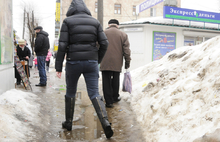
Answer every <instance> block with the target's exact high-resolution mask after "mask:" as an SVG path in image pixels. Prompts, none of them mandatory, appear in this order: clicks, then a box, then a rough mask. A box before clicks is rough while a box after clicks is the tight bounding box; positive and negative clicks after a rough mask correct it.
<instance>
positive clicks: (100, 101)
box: [92, 96, 113, 138]
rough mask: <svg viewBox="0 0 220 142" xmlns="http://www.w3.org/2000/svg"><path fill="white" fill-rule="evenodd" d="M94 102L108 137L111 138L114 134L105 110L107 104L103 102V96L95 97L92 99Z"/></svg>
mask: <svg viewBox="0 0 220 142" xmlns="http://www.w3.org/2000/svg"><path fill="white" fill-rule="evenodd" d="M92 104H93V106H94V108H95V110H96V113H97V115H98V117H99V120H100V122H101V124H102V128H103V130H104V132H105V136H106V138H111V137H112V136H113V131H112V127H111V124H110V123H109V121H108V116H107V112H106V110H105V104H104V102H103V99H102V97H101V96H98V97H96V98H94V99H92Z"/></svg>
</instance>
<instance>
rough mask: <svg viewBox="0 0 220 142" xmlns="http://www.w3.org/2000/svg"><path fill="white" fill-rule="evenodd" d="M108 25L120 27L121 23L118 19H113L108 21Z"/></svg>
mask: <svg viewBox="0 0 220 142" xmlns="http://www.w3.org/2000/svg"><path fill="white" fill-rule="evenodd" d="M108 24H117V25H119V22H118V20H116V19H111V20H109V21H108Z"/></svg>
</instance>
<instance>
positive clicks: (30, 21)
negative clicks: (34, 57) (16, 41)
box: [26, 10, 38, 51]
mask: <svg viewBox="0 0 220 142" xmlns="http://www.w3.org/2000/svg"><path fill="white" fill-rule="evenodd" d="M26 26H27V29H28V38H29V42H30V44H31V48H32V51H33V47H34V38H35V31H34V27H36V26H38V22H37V20H36V19H34V11H33V10H32V11H29V12H28V11H27V23H26Z"/></svg>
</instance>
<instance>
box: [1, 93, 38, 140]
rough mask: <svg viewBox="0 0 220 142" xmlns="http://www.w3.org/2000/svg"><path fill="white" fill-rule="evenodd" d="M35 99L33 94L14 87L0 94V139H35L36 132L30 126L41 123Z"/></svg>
mask: <svg viewBox="0 0 220 142" xmlns="http://www.w3.org/2000/svg"><path fill="white" fill-rule="evenodd" d="M37 99H38V97H37V96H36V95H35V94H32V93H29V92H23V91H19V90H16V89H12V90H9V91H7V92H5V93H4V94H2V95H0V114H1V115H0V128H1V129H0V141H7V142H8V141H10V142H12V141H14V142H15V141H30V140H33V139H35V137H36V134H35V133H34V127H32V126H40V125H41V124H40V120H41V119H40V116H39V113H40V105H39V104H38V103H36V100H37ZM41 127H42V126H41Z"/></svg>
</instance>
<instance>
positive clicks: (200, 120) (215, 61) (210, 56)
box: [121, 36, 220, 142]
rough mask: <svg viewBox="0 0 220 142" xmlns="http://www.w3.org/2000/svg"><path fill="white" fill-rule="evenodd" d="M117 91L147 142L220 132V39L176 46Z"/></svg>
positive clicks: (184, 140)
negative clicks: (128, 89) (128, 88)
mask: <svg viewBox="0 0 220 142" xmlns="http://www.w3.org/2000/svg"><path fill="white" fill-rule="evenodd" d="M131 75H132V84H133V92H132V94H128V93H121V94H122V97H123V99H125V100H127V101H128V102H130V104H131V107H132V109H133V110H134V112H135V113H136V115H137V120H138V121H139V122H140V123H141V125H142V126H143V127H142V128H143V131H144V135H145V138H146V141H157V142H177V141H178V142H192V141H194V140H195V139H197V138H199V137H202V136H203V135H205V134H208V133H214V132H215V130H217V129H218V128H220V123H219V122H220V36H218V37H215V38H212V39H210V40H208V41H206V42H204V43H203V44H200V45H197V46H188V47H181V48H178V49H176V50H174V51H172V52H170V53H168V54H167V55H166V56H164V57H163V58H162V59H161V60H158V61H154V62H152V63H150V64H147V65H146V66H143V67H141V68H138V69H136V70H134V71H132V72H131Z"/></svg>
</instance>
